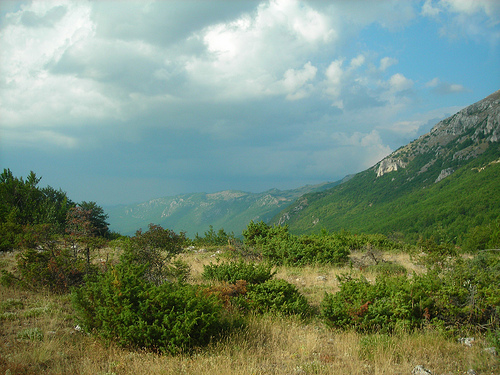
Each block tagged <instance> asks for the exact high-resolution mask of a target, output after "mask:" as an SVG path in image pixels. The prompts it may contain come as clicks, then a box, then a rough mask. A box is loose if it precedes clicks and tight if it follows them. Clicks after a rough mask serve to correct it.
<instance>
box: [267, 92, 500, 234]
mask: <svg viewBox="0 0 500 375" xmlns="http://www.w3.org/2000/svg"><path fill="white" fill-rule="evenodd" d="M499 135H500V90H499V91H496V92H495V93H493V94H491V95H489V96H488V97H486V98H485V99H483V100H480V101H479V102H477V103H474V104H472V105H470V106H468V107H466V108H464V109H462V110H461V111H459V112H457V113H456V114H454V115H452V116H450V117H448V118H446V119H444V120H442V121H440V122H438V123H437V124H436V125H435V126H434V127H433V128H432V129H431V131H430V132H429V133H427V134H424V135H422V136H420V137H419V138H417V139H416V140H414V141H413V142H410V143H409V144H407V145H405V146H402V147H400V148H398V149H397V150H396V151H394V152H393V153H391V154H390V155H388V156H387V157H385V158H384V159H382V160H381V161H380V162H378V163H376V164H375V165H374V166H372V167H371V168H368V169H366V170H365V171H362V172H360V173H358V174H356V175H355V176H354V177H353V178H351V179H350V180H349V181H347V182H345V183H344V184H341V185H339V186H336V187H333V188H332V189H329V190H326V191H324V192H319V193H315V194H306V195H304V196H302V197H300V198H299V199H297V201H296V202H294V203H293V204H292V205H290V206H289V207H287V208H285V209H284V211H283V212H281V213H280V214H278V215H277V216H276V217H274V218H273V220H272V221H271V222H272V223H274V224H280V225H284V224H287V225H289V227H290V230H291V231H292V232H296V233H310V232H315V231H318V230H319V229H320V228H324V229H327V230H340V229H348V230H352V231H358V232H366V231H369V232H380V233H385V234H391V233H392V234H394V233H396V232H403V234H404V235H405V236H406V237H410V238H412V239H416V238H417V237H418V236H421V235H423V234H424V235H430V234H431V233H436V232H439V230H441V231H443V230H444V231H445V232H446V231H447V232H448V233H447V234H446V236H443V238H444V237H447V238H448V239H449V238H451V239H452V240H453V238H458V237H460V236H462V235H463V234H462V233H460V231H468V230H471V228H469V227H468V226H467V225H466V222H469V224H470V223H472V225H473V226H474V227H475V226H478V225H486V224H485V223H486V222H488V220H489V222H494V221H495V220H498V217H499V213H500V203H499V201H500V196H498V195H499V193H496V191H500V189H498V186H500V177H499V176H500V173H499V172H498V169H499V168H500V164H499V163H496V162H495V161H497V160H499V159H500V146H499V145H500V136H499ZM481 168H484V169H481ZM480 170H482V171H483V172H481V173H478V171H480ZM485 174H486V175H488V179H484V178H483V177H484V176H485ZM488 189H489V190H492V191H493V194H491V193H490V191H489V190H488ZM462 190H465V191H462ZM446 191H447V192H448V195H443V194H442V192H446ZM452 192H453V193H452ZM451 194H454V196H452V195H451ZM437 196H439V197H440V199H441V200H442V201H441V202H440V201H438V200H436V199H435V198H436V197H437ZM454 199H456V206H457V207H461V208H462V211H463V212H462V213H457V212H455V211H456V210H455V208H453V207H451V206H450V205H449V202H453V200H454ZM468 201H470V202H475V204H476V205H477V206H481V207H483V206H484V209H483V212H478V210H477V208H476V207H474V206H470V204H469V203H468ZM483 201H484V202H483ZM429 202H433V205H432V206H428V203H429ZM445 206H446V207H447V209H448V210H450V212H448V213H446V212H445V210H444V209H443V207H445ZM454 210H455V211H454ZM438 212H439V215H437V214H436V213H438ZM446 215H448V217H449V218H450V219H448V218H447V217H446ZM397 218H399V219H397ZM422 218H425V220H422ZM451 218H453V220H451ZM478 218H483V219H481V220H480V219H478ZM398 220H399V221H400V222H399V223H398ZM402 220H404V221H402ZM389 223H390V224H389ZM443 223H444V224H443ZM440 225H441V226H442V225H444V226H445V227H444V229H443V228H442V227H440ZM410 226H411V229H410ZM401 228H403V229H401ZM404 228H406V229H404Z"/></svg>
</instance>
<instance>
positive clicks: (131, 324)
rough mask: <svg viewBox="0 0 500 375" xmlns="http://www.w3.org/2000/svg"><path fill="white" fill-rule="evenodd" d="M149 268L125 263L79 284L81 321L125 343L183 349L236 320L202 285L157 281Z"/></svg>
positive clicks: (106, 337)
mask: <svg viewBox="0 0 500 375" xmlns="http://www.w3.org/2000/svg"><path fill="white" fill-rule="evenodd" d="M144 271H145V266H138V265H134V264H127V263H121V264H119V265H118V266H117V267H116V268H113V269H110V270H108V271H107V272H106V273H104V274H103V275H101V276H99V277H98V278H96V279H95V280H93V281H89V282H88V283H87V284H85V285H84V286H83V287H81V288H79V289H77V290H76V291H75V292H74V294H73V303H74V305H75V308H76V310H77V311H78V319H79V323H80V324H81V325H82V327H83V328H84V329H85V330H86V331H88V332H93V331H95V332H96V333H97V334H98V335H99V336H101V337H102V338H103V339H104V340H105V341H106V342H110V341H113V342H116V343H118V344H119V345H120V346H124V347H131V348H145V349H149V350H154V351H158V352H164V353H178V352H181V351H189V350H191V349H193V348H195V347H200V346H204V345H207V344H208V343H209V342H210V341H211V340H212V339H216V338H218V337H221V335H223V334H224V333H226V332H228V331H229V330H230V329H231V327H232V326H233V324H234V323H235V322H236V321H235V320H233V319H232V318H231V316H230V315H228V314H227V313H226V312H225V310H224V309H223V305H222V304H221V303H220V301H219V300H218V299H217V297H215V296H213V295H209V294H207V293H204V292H203V290H202V289H201V288H200V287H197V286H190V285H181V284H173V283H172V284H169V283H165V284H161V285H155V284H153V283H150V282H147V281H146V280H145V279H144V278H143V277H142V276H143V273H144Z"/></svg>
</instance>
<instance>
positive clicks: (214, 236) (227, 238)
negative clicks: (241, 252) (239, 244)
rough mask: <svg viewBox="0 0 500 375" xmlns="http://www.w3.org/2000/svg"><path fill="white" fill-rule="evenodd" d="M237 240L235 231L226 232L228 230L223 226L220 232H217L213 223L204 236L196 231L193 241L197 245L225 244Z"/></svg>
mask: <svg viewBox="0 0 500 375" xmlns="http://www.w3.org/2000/svg"><path fill="white" fill-rule="evenodd" d="M235 242H236V238H235V237H234V233H229V234H228V233H226V231H225V230H224V229H223V228H221V229H219V231H218V232H215V230H214V227H213V226H212V225H210V226H209V229H208V231H206V232H205V234H204V237H201V236H199V235H198V233H196V236H195V238H194V240H193V243H194V244H195V245H197V246H224V245H229V244H232V243H235Z"/></svg>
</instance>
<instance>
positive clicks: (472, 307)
mask: <svg viewBox="0 0 500 375" xmlns="http://www.w3.org/2000/svg"><path fill="white" fill-rule="evenodd" d="M339 281H340V290H339V292H337V293H335V294H330V293H327V294H326V295H325V297H324V299H323V301H322V303H321V314H322V316H323V318H324V319H325V321H326V322H327V324H329V325H331V326H333V327H339V328H349V327H353V328H354V329H356V330H358V331H362V332H390V331H393V330H394V329H396V328H397V327H405V328H418V327H420V326H422V325H423V324H436V325H439V326H440V327H444V328H445V329H447V330H450V331H457V330H458V331H460V330H467V329H469V328H474V329H480V330H484V329H489V330H492V331H494V330H495V329H498V327H499V326H500V295H499V293H498V290H499V289H500V260H499V257H498V254H493V253H490V254H488V253H480V254H478V255H477V256H476V257H474V258H473V259H469V260H462V258H456V259H455V260H454V263H453V265H452V267H449V268H446V269H442V268H441V267H438V268H433V269H431V270H429V271H428V272H427V273H426V274H423V275H415V274H414V275H413V276H412V277H411V278H408V277H407V276H392V275H390V274H387V273H382V274H380V275H379V276H378V277H377V279H376V282H375V283H373V284H372V283H370V282H368V281H367V280H366V279H365V278H363V277H361V278H357V279H354V278H351V277H349V276H343V277H339Z"/></svg>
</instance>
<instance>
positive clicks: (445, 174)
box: [434, 168, 455, 184]
mask: <svg viewBox="0 0 500 375" xmlns="http://www.w3.org/2000/svg"><path fill="white" fill-rule="evenodd" d="M453 172H455V171H454V170H453V168H446V169H443V170H442V171H441V173H440V174H439V176H438V178H436V181H434V183H436V184H437V183H438V182H439V181H441V180H442V179H443V178H446V177H448V176H449V175H450V174H452V173H453Z"/></svg>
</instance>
